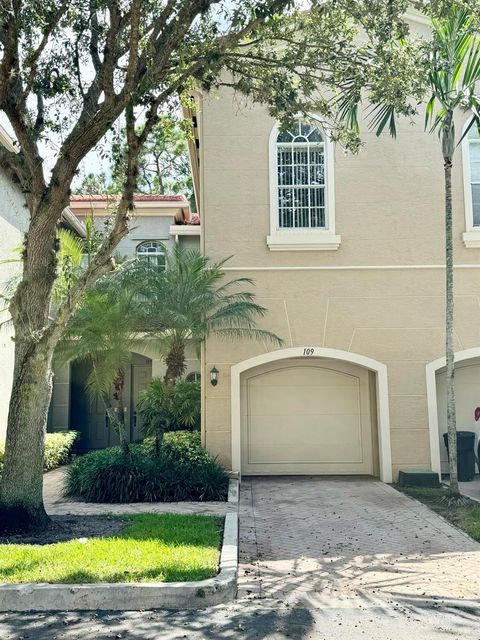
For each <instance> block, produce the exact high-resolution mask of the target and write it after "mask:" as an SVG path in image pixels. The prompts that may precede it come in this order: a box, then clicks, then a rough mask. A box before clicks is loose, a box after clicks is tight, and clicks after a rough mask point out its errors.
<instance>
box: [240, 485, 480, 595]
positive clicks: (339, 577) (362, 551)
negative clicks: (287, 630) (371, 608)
mask: <svg viewBox="0 0 480 640" xmlns="http://www.w3.org/2000/svg"><path fill="white" fill-rule="evenodd" d="M240 523H241V524H240V540H241V542H240V545H241V546H240V554H241V556H240V560H241V563H242V564H241V567H240V584H239V596H240V597H249V598H264V599H266V600H267V601H268V600H269V599H279V600H282V601H287V602H288V601H291V602H297V603H298V604H303V605H307V606H309V605H310V606H313V607H318V606H338V605H339V603H340V605H341V604H342V603H343V605H344V606H348V607H351V606H361V607H363V606H366V605H368V604H371V605H374V604H378V603H379V602H386V601H388V602H389V603H390V604H391V603H392V602H393V601H395V602H397V603H398V602H404V603H407V602H412V601H415V600H419V599H422V600H424V599H429V598H432V599H438V601H439V602H441V601H442V599H448V600H451V599H471V600H475V599H476V598H478V597H480V545H479V544H478V543H476V542H474V541H473V540H472V539H471V538H469V537H468V536H467V535H466V534H464V533H463V532H461V531H459V530H458V529H456V528H455V527H453V526H452V525H450V524H448V523H447V522H446V521H445V520H443V519H442V518H440V517H439V516H437V515H436V514H434V513H433V512H431V511H430V510H429V509H428V508H427V507H425V506H424V505H422V504H419V503H418V502H416V501H413V500H411V499H410V498H408V497H407V496H404V495H403V494H400V493H398V492H397V491H395V489H393V488H391V487H389V486H387V485H385V484H383V483H381V482H379V481H376V480H372V479H364V478H358V479H353V478H351V479H350V478H341V479H340V478H332V479H327V478H319V477H280V478H279V477H277V478H250V479H248V478H246V479H244V480H243V483H242V489H241V505H240ZM264 602H265V604H266V601H264Z"/></svg>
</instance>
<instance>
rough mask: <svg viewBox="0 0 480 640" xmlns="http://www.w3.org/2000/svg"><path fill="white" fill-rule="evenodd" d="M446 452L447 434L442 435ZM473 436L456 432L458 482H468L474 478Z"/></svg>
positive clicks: (464, 432) (470, 433)
mask: <svg viewBox="0 0 480 640" xmlns="http://www.w3.org/2000/svg"><path fill="white" fill-rule="evenodd" d="M443 441H444V442H445V446H446V447H447V452H448V433H444V434H443ZM474 445H475V434H474V433H473V431H457V473H458V480H459V482H470V481H471V480H473V479H474V477H475V451H474Z"/></svg>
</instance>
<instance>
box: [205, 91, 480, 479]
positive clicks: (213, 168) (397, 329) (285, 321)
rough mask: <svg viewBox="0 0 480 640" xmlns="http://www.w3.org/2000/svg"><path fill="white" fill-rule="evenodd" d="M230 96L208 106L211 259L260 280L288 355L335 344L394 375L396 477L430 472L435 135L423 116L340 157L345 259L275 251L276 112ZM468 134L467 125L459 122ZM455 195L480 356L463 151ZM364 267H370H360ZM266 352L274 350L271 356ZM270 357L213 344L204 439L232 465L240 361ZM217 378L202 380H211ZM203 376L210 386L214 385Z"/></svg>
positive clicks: (435, 320)
mask: <svg viewBox="0 0 480 640" xmlns="http://www.w3.org/2000/svg"><path fill="white" fill-rule="evenodd" d="M240 102H241V101H238V100H237V99H236V98H235V97H234V96H233V95H232V94H231V93H230V92H229V91H227V90H226V91H224V92H222V93H221V94H220V95H219V96H218V95H217V96H215V97H212V98H207V99H206V100H205V101H204V103H203V105H202V108H201V117H200V120H201V151H202V159H203V194H204V195H203V197H204V202H203V218H202V225H203V233H204V250H205V252H206V253H207V255H210V256H211V257H212V258H216V259H219V258H223V257H225V256H228V255H232V256H233V258H232V260H231V261H230V262H229V267H234V268H236V269H237V270H232V271H231V272H229V274H228V275H229V276H231V277H234V276H235V277H237V276H249V277H252V278H254V280H255V283H256V287H255V290H256V293H257V296H258V301H259V302H260V303H261V304H263V305H265V306H266V307H268V309H269V314H268V316H267V318H266V319H265V321H264V322H263V323H262V326H264V327H266V328H268V329H270V330H272V331H275V332H276V333H278V334H279V335H280V336H281V337H282V338H283V339H284V341H285V344H286V346H320V347H321V346H324V347H331V348H336V349H342V350H346V351H351V352H355V353H358V354H362V355H365V356H368V357H371V358H374V359H375V360H378V361H380V362H382V363H385V364H386V365H387V367H388V375H389V395H390V419H391V440H392V458H393V470H394V474H396V472H397V471H398V469H399V468H406V467H417V468H419V467H428V466H429V465H430V453H429V436H428V422H427V403H426V388H425V364H426V363H427V362H430V361H431V360H433V359H435V358H438V357H440V356H441V355H442V354H443V351H444V295H445V287H444V271H443V269H442V263H443V261H444V230H443V170H442V158H441V154H440V149H439V143H438V138H437V137H436V136H434V135H428V134H426V133H424V131H423V121H422V118H421V117H419V118H418V122H417V123H415V124H411V123H409V122H405V121H404V122H402V123H400V125H399V131H398V137H397V139H396V140H392V139H390V138H389V137H388V136H387V135H385V136H384V137H382V138H381V139H377V138H376V137H375V136H374V135H373V134H372V133H370V132H368V131H366V130H364V133H363V139H364V141H365V147H364V149H363V150H362V151H361V152H360V154H359V155H357V156H352V155H347V154H345V153H344V151H343V150H342V149H341V148H338V147H337V148H336V149H335V205H336V233H337V234H340V235H341V245H340V248H339V249H338V251H285V252H271V251H270V250H269V249H268V247H267V244H266V237H267V235H268V234H269V232H270V226H269V225H270V202H269V158H268V139H269V134H270V131H271V129H272V126H273V124H274V122H273V121H272V119H271V118H270V117H269V116H268V114H267V112H266V110H265V109H263V108H262V107H258V106H253V107H252V106H247V107H245V106H242V105H241V104H240ZM459 128H460V129H461V123H459ZM453 188H454V197H455V225H454V238H455V262H456V264H457V265H470V266H469V267H468V268H457V269H456V304H457V310H456V348H457V349H467V348H470V347H474V346H478V345H480V324H479V323H478V311H479V302H478V296H479V294H480V277H479V276H480V270H479V269H477V268H475V266H480V250H479V249H466V248H465V247H464V245H463V242H462V233H463V232H464V231H465V218H464V202H463V201H464V192H463V173H462V158H461V153H460V152H458V153H457V157H456V165H455V169H454V178H453ZM358 267H360V268H358ZM268 349H269V348H268V347H267V350H268ZM264 351H265V347H264V346H263V345H259V344H255V343H246V342H244V343H241V344H239V343H236V344H232V345H230V344H227V345H226V344H225V343H219V342H216V341H215V340H209V341H208V342H207V345H206V350H205V370H206V372H208V370H209V369H210V368H211V367H212V366H213V364H215V365H216V366H217V368H218V369H219V370H220V382H219V384H218V386H217V387H212V386H211V385H209V384H206V385H205V390H204V392H205V394H206V398H205V421H204V438H205V442H206V445H207V447H208V448H209V449H210V450H211V451H212V452H213V453H215V454H218V455H219V456H220V457H221V458H222V459H223V460H224V462H226V463H227V464H229V463H230V446H231V443H230V386H229V385H230V380H229V370H230V367H231V365H232V364H235V363H237V362H240V361H242V360H245V359H246V358H249V357H251V356H253V355H256V354H259V353H262V352H264ZM207 375H208V373H205V376H207ZM204 379H206V378H204Z"/></svg>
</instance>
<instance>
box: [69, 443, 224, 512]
mask: <svg viewBox="0 0 480 640" xmlns="http://www.w3.org/2000/svg"><path fill="white" fill-rule="evenodd" d="M130 449H131V453H130V456H125V455H124V454H123V453H122V451H121V449H120V448H119V447H112V448H109V449H101V450H99V451H92V452H90V453H87V454H86V455H85V456H81V457H79V458H77V459H76V460H75V461H74V462H73V464H72V465H70V467H69V468H68V471H67V476H66V484H65V494H66V495H67V496H69V497H72V498H77V499H81V500H85V501H87V502H109V503H114V502H175V501H177V500H179V501H180V500H195V501H206V500H226V498H227V494H228V474H227V472H226V471H225V469H224V468H223V467H222V466H221V465H220V464H219V463H218V462H217V461H216V460H215V459H214V458H212V457H211V456H210V455H209V454H208V453H207V452H206V451H205V450H204V449H203V448H202V446H201V444H200V438H199V434H195V433H192V432H182V431H177V432H173V433H169V434H166V436H165V440H164V445H163V448H162V452H161V455H160V456H159V457H155V456H154V455H153V450H154V445H153V442H149V441H147V442H144V443H142V444H139V445H131V447H130Z"/></svg>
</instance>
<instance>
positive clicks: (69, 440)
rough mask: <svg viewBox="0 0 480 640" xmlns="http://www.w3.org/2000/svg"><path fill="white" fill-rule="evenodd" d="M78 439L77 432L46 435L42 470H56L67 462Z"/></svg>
mask: <svg viewBox="0 0 480 640" xmlns="http://www.w3.org/2000/svg"><path fill="white" fill-rule="evenodd" d="M77 438H78V432H77V431H61V432H60V431H59V432H58V433H47V435H46V437H45V452H44V459H43V468H44V469H45V471H50V470H51V469H56V468H57V467H60V466H61V465H62V464H65V463H66V462H68V459H69V457H70V453H71V451H72V447H73V445H74V443H75V440H76V439H77Z"/></svg>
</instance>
